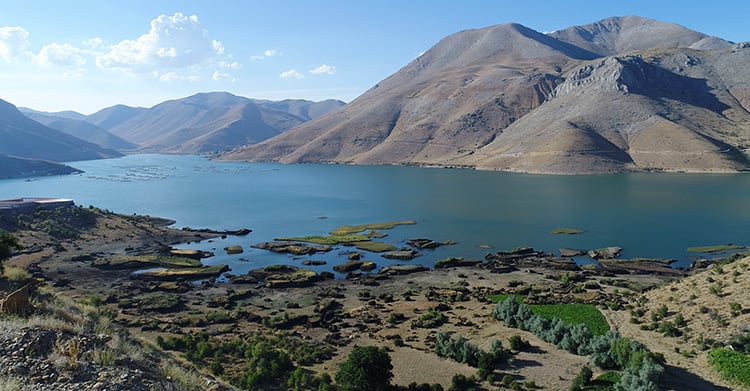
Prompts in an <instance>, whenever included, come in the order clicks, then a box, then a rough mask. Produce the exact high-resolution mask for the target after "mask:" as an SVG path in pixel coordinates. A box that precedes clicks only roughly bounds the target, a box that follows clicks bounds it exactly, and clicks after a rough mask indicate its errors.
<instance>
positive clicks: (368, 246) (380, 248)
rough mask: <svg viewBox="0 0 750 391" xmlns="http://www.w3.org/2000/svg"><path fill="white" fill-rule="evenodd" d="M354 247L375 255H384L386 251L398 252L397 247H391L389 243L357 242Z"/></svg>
mask: <svg viewBox="0 0 750 391" xmlns="http://www.w3.org/2000/svg"><path fill="white" fill-rule="evenodd" d="M354 247H356V248H358V249H360V250H364V251H370V252H374V253H383V252H386V251H394V250H397V248H396V247H394V246H391V245H390V244H387V243H383V242H357V243H354Z"/></svg>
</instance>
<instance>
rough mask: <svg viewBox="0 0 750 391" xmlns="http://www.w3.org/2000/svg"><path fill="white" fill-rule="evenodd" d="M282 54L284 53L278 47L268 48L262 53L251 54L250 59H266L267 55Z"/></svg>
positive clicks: (275, 55)
mask: <svg viewBox="0 0 750 391" xmlns="http://www.w3.org/2000/svg"><path fill="white" fill-rule="evenodd" d="M282 54H284V53H282V52H280V51H279V50H278V49H267V50H266V51H265V52H263V54H262V55H255V56H250V59H251V60H253V61H257V60H265V59H266V58H267V57H277V56H281V55H282Z"/></svg>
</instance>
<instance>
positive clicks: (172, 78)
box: [154, 72, 200, 83]
mask: <svg viewBox="0 0 750 391" xmlns="http://www.w3.org/2000/svg"><path fill="white" fill-rule="evenodd" d="M154 77H158V78H159V81H161V82H164V83H173V82H177V81H190V82H195V81H199V80H200V78H199V77H198V76H195V75H191V76H181V75H179V74H178V73H177V72H166V73H162V74H159V73H158V72H157V73H154Z"/></svg>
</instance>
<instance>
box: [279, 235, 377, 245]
mask: <svg viewBox="0 0 750 391" xmlns="http://www.w3.org/2000/svg"><path fill="white" fill-rule="evenodd" d="M274 240H280V241H285V242H305V243H315V244H325V245H328V246H335V245H337V244H342V243H354V242H366V241H369V240H370V237H369V236H367V235H335V234H334V235H329V236H300V237H293V238H275V239H274Z"/></svg>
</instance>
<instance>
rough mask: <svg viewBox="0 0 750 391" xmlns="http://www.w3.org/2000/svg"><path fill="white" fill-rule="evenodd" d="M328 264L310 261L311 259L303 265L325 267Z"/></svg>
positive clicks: (303, 262)
mask: <svg viewBox="0 0 750 391" xmlns="http://www.w3.org/2000/svg"><path fill="white" fill-rule="evenodd" d="M326 263H327V262H326V261H319V260H310V259H306V260H304V261H302V264H303V265H305V266H323V265H325V264H326Z"/></svg>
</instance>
